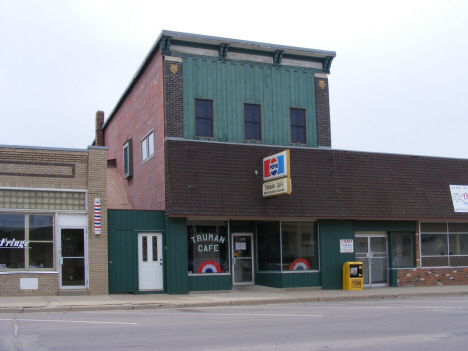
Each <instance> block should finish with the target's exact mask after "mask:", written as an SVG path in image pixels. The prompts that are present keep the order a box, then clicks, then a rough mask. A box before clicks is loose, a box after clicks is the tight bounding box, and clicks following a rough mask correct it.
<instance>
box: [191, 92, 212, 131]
mask: <svg viewBox="0 0 468 351" xmlns="http://www.w3.org/2000/svg"><path fill="white" fill-rule="evenodd" d="M195 136H199V137H210V138H211V137H213V101H212V100H201V99H195Z"/></svg>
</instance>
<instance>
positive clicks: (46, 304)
mask: <svg viewBox="0 0 468 351" xmlns="http://www.w3.org/2000/svg"><path fill="white" fill-rule="evenodd" d="M424 296H467V297H468V285H454V286H432V287H402V288H390V287H383V288H371V289H364V290H358V291H345V290H321V289H320V288H302V289H275V288H269V287H265V286H258V285H255V286H243V287H235V288H233V290H232V291H228V292H206V293H190V294H188V295H168V294H150V295H133V294H112V295H94V296H93V295H91V296H33V297H26V296H24V297H1V298H0V313H26V312H71V311H93V310H137V309H154V308H187V307H209V306H237V305H260V304H279V303H295V302H296V303H297V302H323V301H344V300H363V299H395V298H407V297H424Z"/></svg>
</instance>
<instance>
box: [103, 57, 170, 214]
mask: <svg viewBox="0 0 468 351" xmlns="http://www.w3.org/2000/svg"><path fill="white" fill-rule="evenodd" d="M143 69H144V74H142V75H140V76H139V78H138V80H137V81H136V82H135V85H134V86H133V88H132V89H131V90H130V91H129V92H128V94H126V95H124V97H123V99H122V100H121V101H120V103H119V105H118V107H117V108H118V109H117V110H116V113H115V114H114V116H113V118H112V123H110V124H109V125H107V126H106V128H105V129H104V140H105V141H112V142H106V146H108V147H109V152H108V159H116V160H117V170H118V172H119V173H120V174H122V173H123V170H122V158H123V148H122V146H123V144H124V143H125V141H126V140H128V139H130V138H132V142H133V177H132V178H130V179H124V186H125V189H126V191H127V194H128V198H129V201H130V203H131V204H132V207H133V209H135V210H164V207H165V205H164V92H163V89H164V87H163V58H162V56H161V55H160V54H159V52H158V53H157V54H156V55H155V56H154V57H153V58H152V59H151V60H150V61H149V62H148V63H147V65H146V66H145V67H144V68H143ZM152 130H154V156H153V157H152V158H150V159H149V160H148V161H146V162H144V163H143V164H142V162H141V139H142V138H143V137H145V135H147V134H148V133H149V132H151V131H152Z"/></svg>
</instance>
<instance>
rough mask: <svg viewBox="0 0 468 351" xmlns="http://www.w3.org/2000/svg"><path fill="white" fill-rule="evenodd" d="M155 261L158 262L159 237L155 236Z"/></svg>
mask: <svg viewBox="0 0 468 351" xmlns="http://www.w3.org/2000/svg"><path fill="white" fill-rule="evenodd" d="M152 238H153V261H157V260H158V237H157V236H155V235H153V237H152Z"/></svg>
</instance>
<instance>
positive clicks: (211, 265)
mask: <svg viewBox="0 0 468 351" xmlns="http://www.w3.org/2000/svg"><path fill="white" fill-rule="evenodd" d="M198 273H221V267H220V266H219V264H218V263H216V262H215V261H213V260H208V261H205V262H203V263H202V264H201V265H200V267H198Z"/></svg>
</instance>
